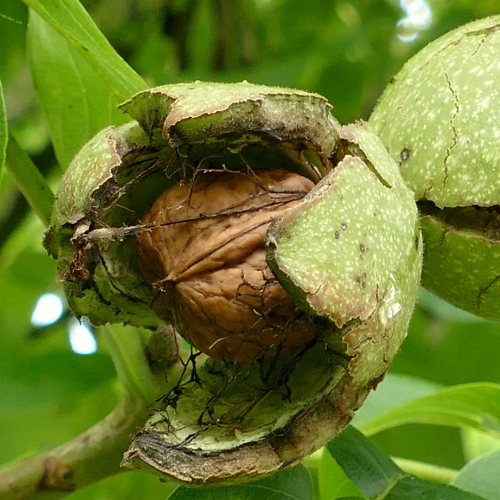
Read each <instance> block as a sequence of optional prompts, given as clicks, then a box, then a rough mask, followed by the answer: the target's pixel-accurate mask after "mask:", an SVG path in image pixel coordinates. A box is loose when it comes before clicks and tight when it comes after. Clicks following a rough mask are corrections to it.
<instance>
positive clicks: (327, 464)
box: [318, 450, 361, 500]
mask: <svg viewBox="0 0 500 500" xmlns="http://www.w3.org/2000/svg"><path fill="white" fill-rule="evenodd" d="M318 483H319V491H320V497H321V498H322V499H326V500H329V499H334V498H343V499H346V498H359V497H361V493H360V492H359V490H358V488H356V486H354V484H353V483H352V481H351V480H350V479H349V478H348V477H347V476H346V474H345V472H344V471H343V470H342V467H340V465H339V464H338V463H337V462H336V461H335V460H334V459H333V457H332V455H331V454H330V453H328V452H327V451H326V450H325V452H324V453H323V456H322V457H321V460H320V462H319V467H318ZM349 495H350V496H349ZM355 495H358V497H356V496H355Z"/></svg>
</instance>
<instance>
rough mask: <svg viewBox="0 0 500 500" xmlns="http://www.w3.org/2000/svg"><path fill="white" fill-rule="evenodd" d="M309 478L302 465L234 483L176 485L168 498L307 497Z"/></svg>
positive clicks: (253, 499) (241, 499) (256, 499)
mask: <svg viewBox="0 0 500 500" xmlns="http://www.w3.org/2000/svg"><path fill="white" fill-rule="evenodd" d="M312 497H313V491H312V484H311V478H310V477H309V473H308V472H307V469H306V468H305V467H304V466H303V465H297V466H296V467H293V468H292V469H287V470H283V471H280V472H278V473H276V474H274V475H273V476H270V477H267V478H264V479H261V480H260V481H255V482H253V483H247V484H242V485H235V486H223V487H215V488H203V489H191V488H185V487H183V486H181V487H179V488H177V489H176V490H175V491H174V492H173V493H172V494H171V495H170V496H169V497H168V500H311V499H312Z"/></svg>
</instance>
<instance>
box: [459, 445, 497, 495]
mask: <svg viewBox="0 0 500 500" xmlns="http://www.w3.org/2000/svg"><path fill="white" fill-rule="evenodd" d="M499 470H500V450H496V451H493V452H491V453H489V454H488V455H485V456H482V457H480V458H478V459H476V460H473V461H472V462H470V463H469V464H467V465H466V466H465V467H464V468H463V469H462V470H461V471H460V474H459V475H458V476H457V477H456V479H455V481H454V482H453V484H454V485H455V486H457V487H459V488H461V489H462V490H465V491H470V492H471V493H476V494H478V495H481V496H482V497H483V498H485V499H486V500H498V499H499V498H500V476H499V474H498V471H499Z"/></svg>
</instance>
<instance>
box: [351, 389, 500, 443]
mask: <svg viewBox="0 0 500 500" xmlns="http://www.w3.org/2000/svg"><path fill="white" fill-rule="evenodd" d="M409 423H427V424H436V425H449V426H455V427H470V428H473V429H478V430H482V431H484V432H487V433H490V434H492V435H494V436H500V385H499V384H493V383H489V382H482V383H475V384H464V385H459V386H455V387H450V388H446V389H443V390H440V391H438V392H436V393H434V394H431V395H430V396H425V397H422V398H419V399H416V400H413V401H410V402H409V403H406V404H404V405H401V406H399V407H397V408H394V409H392V410H389V411H388V412H386V413H384V414H382V415H380V416H379V417H377V418H375V419H373V420H371V421H369V422H367V423H365V424H363V425H362V426H361V429H362V430H363V432H364V433H366V434H368V435H372V434H376V433H377V432H380V431H383V430H385V429H389V428H391V427H395V426H397V425H403V424H409Z"/></svg>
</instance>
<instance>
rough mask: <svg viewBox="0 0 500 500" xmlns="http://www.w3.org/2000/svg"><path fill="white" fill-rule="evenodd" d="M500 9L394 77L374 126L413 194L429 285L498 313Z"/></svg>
mask: <svg viewBox="0 0 500 500" xmlns="http://www.w3.org/2000/svg"><path fill="white" fill-rule="evenodd" d="M499 27H500V16H496V17H491V18H486V19H482V20H480V21H477V22H473V23H470V24H467V25H465V26H463V27H461V28H459V29H456V30H455V31H452V32H450V33H448V34H447V35H445V36H443V37H441V38H439V39H438V40H436V41H435V42H433V43H431V44H430V45H428V46H427V47H425V48H424V49H423V50H421V51H420V52H419V53H418V54H417V55H416V56H414V57H413V58H412V59H410V61H408V62H407V63H406V64H405V66H404V67H403V69H402V70H401V71H400V72H399V73H398V74H397V75H396V76H395V77H394V78H393V79H392V81H391V83H390V84H389V85H388V87H387V89H386V90H385V92H384V94H383V95H382V97H381V99H380V101H379V103H378V105H377V106H376V108H375V110H374V112H373V114H372V116H371V117H370V120H369V122H370V124H371V126H372V127H373V129H374V130H375V131H376V132H377V134H378V135H379V137H380V138H381V140H382V142H383V143H384V144H385V145H386V147H387V149H388V151H389V153H390V155H391V156H392V157H393V158H394V160H396V161H397V162H398V163H399V166H400V171H401V174H402V175H403V177H404V179H405V181H406V183H407V185H408V186H409V187H410V188H411V189H412V190H413V191H414V192H415V196H416V200H417V201H418V206H419V209H420V212H421V216H422V217H421V223H422V232H423V235H424V241H425V250H424V268H423V274H422V284H423V285H424V286H425V287H426V288H428V289H429V290H431V291H432V292H434V293H436V294H437V295H439V296H441V297H442V298H444V299H446V300H448V301H449V302H451V303H452V304H454V305H456V306H458V307H461V308H463V309H465V310H467V311H470V312H472V313H474V314H477V315H480V316H483V317H486V318H491V319H495V320H498V319H500V231H499V229H500V219H499V217H498V215H499V210H500V208H499V206H500V156H499V155H498V151H499V148H500V125H499V120H498V116H499V113H500V99H499V92H500V90H499V88H500V65H499V62H498V53H499V50H500V31H499Z"/></svg>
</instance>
